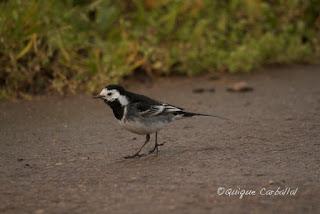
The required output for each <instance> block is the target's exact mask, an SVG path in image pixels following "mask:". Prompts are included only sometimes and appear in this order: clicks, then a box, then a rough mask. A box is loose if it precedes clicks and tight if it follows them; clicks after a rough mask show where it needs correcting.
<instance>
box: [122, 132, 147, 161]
mask: <svg viewBox="0 0 320 214" xmlns="http://www.w3.org/2000/svg"><path fill="white" fill-rule="evenodd" d="M149 140H150V134H147V135H146V141H145V142H144V143H143V145H142V146H141V147H140V149H139V150H138V151H137V152H136V153H134V154H133V155H128V156H125V157H124V158H125V159H129V158H135V157H142V156H143V154H140V152H141V150H142V149H143V147H144V146H145V145H146V144H147V143H148V142H149Z"/></svg>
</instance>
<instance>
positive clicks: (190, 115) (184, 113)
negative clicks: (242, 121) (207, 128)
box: [182, 111, 231, 121]
mask: <svg viewBox="0 0 320 214" xmlns="http://www.w3.org/2000/svg"><path fill="white" fill-rule="evenodd" d="M182 114H183V117H193V116H204V117H216V118H219V119H222V120H229V121H231V120H230V119H229V118H226V117H221V116H218V115H212V114H200V113H193V112H185V111H184V112H182Z"/></svg>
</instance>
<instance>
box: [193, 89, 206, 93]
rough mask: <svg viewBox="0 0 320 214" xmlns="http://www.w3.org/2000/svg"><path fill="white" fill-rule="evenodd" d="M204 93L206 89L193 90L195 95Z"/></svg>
mask: <svg viewBox="0 0 320 214" xmlns="http://www.w3.org/2000/svg"><path fill="white" fill-rule="evenodd" d="M204 91H205V89H204V88H195V89H193V90H192V92H193V93H195V94H200V93H203V92H204Z"/></svg>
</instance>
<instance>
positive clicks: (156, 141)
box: [149, 132, 164, 154]
mask: <svg viewBox="0 0 320 214" xmlns="http://www.w3.org/2000/svg"><path fill="white" fill-rule="evenodd" d="M163 145H164V143H160V144H159V143H158V132H156V138H155V143H154V147H153V149H151V150H150V151H149V154H151V153H154V152H155V151H157V154H158V152H159V148H158V147H159V146H163Z"/></svg>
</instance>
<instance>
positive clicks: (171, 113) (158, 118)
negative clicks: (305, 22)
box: [93, 84, 228, 159]
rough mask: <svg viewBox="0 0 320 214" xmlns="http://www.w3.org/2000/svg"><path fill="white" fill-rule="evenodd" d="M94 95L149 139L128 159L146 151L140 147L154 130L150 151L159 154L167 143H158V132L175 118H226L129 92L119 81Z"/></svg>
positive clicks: (132, 129) (124, 123)
mask: <svg viewBox="0 0 320 214" xmlns="http://www.w3.org/2000/svg"><path fill="white" fill-rule="evenodd" d="M93 98H96V99H101V100H103V101H104V103H106V104H107V105H108V106H109V107H110V108H111V109H112V112H113V115H114V117H115V118H116V119H117V120H118V121H119V123H120V125H121V126H122V127H123V128H124V129H126V130H128V131H130V132H132V133H135V134H139V135H145V137H146V139H145V141H144V143H143V144H142V146H141V147H140V148H139V149H138V151H137V152H135V153H134V154H132V155H127V156H125V157H124V158H126V159H130V158H139V157H142V156H145V155H147V154H141V150H142V149H143V147H144V146H145V145H146V144H147V143H148V142H149V141H150V135H151V134H155V143H154V147H153V148H152V149H151V150H150V151H149V153H148V154H152V153H156V154H158V151H159V148H158V147H159V146H163V145H164V143H158V132H159V130H161V129H162V128H164V127H165V126H166V125H167V124H169V123H171V122H173V121H175V120H178V119H183V118H189V117H193V116H209V117H216V118H220V119H224V120H225V119H227V118H224V117H220V116H217V115H210V114H201V113H194V112H189V111H185V110H184V109H183V108H180V107H177V106H174V105H171V104H168V103H163V102H160V101H157V100H155V99H152V98H150V97H147V96H145V95H141V94H137V93H133V92H130V91H128V90H126V89H125V88H124V87H122V86H120V85H116V84H111V85H107V86H106V87H104V88H103V89H102V90H101V92H100V93H99V94H98V95H95V96H93ZM227 120H228V119H227Z"/></svg>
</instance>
